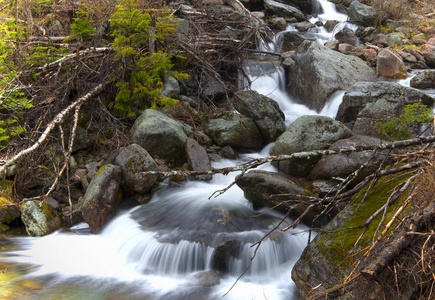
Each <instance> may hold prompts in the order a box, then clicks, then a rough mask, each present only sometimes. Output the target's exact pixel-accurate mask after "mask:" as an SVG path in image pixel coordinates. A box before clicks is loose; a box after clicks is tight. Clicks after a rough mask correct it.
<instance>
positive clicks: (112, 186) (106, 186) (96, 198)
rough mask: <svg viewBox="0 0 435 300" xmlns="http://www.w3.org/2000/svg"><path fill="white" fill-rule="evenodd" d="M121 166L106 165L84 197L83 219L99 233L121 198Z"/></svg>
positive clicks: (92, 229) (91, 183)
mask: <svg viewBox="0 0 435 300" xmlns="http://www.w3.org/2000/svg"><path fill="white" fill-rule="evenodd" d="M120 182H121V168H120V167H118V166H115V165H105V166H102V167H101V168H100V170H99V171H98V173H97V175H96V176H95V177H94V178H93V179H92V181H91V182H90V184H89V187H88V189H87V190H86V194H85V196H84V198H83V204H82V207H81V211H82V214H83V220H84V221H85V222H86V223H88V224H89V228H90V229H91V231H92V232H93V233H98V232H99V231H100V230H101V228H102V227H103V225H104V224H106V223H107V221H109V219H110V218H111V217H112V215H113V214H114V212H115V211H116V206H117V204H118V202H119V199H120V194H119V191H120Z"/></svg>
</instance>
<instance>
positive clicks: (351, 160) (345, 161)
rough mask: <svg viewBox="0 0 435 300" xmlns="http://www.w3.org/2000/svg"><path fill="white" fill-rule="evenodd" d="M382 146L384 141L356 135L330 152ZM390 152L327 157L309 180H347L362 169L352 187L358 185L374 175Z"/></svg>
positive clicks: (364, 152) (337, 143) (314, 169)
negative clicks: (368, 176)
mask: <svg viewBox="0 0 435 300" xmlns="http://www.w3.org/2000/svg"><path fill="white" fill-rule="evenodd" d="M380 144H382V140H380V139H378V138H375V137H369V136H363V135H355V136H353V137H350V138H348V139H342V140H339V141H337V142H335V143H334V144H332V145H331V147H329V150H333V151H338V150H340V149H343V148H350V147H358V146H363V147H365V146H373V148H374V147H375V146H377V145H380ZM389 151H390V150H379V151H376V152H373V151H370V150H368V151H356V152H351V153H340V154H334V155H325V156H323V157H322V159H321V160H320V161H319V162H318V163H317V164H316V166H315V167H314V168H313V169H312V170H311V172H310V175H309V176H308V178H309V179H310V180H319V179H326V180H328V179H331V178H333V177H339V178H347V177H348V176H349V175H351V174H352V173H354V172H355V171H357V170H359V169H360V168H361V166H363V165H366V166H365V167H364V168H362V169H361V170H360V171H359V172H358V174H357V177H356V178H354V179H353V180H352V182H351V186H353V185H356V184H357V183H359V182H360V181H362V180H364V178H365V177H366V176H367V175H370V174H372V173H374V172H375V171H376V170H377V169H378V167H379V165H380V163H381V162H384V159H386V158H387V156H388V154H389Z"/></svg>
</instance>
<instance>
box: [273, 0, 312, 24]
mask: <svg viewBox="0 0 435 300" xmlns="http://www.w3.org/2000/svg"><path fill="white" fill-rule="evenodd" d="M264 8H265V9H266V11H267V12H269V13H271V14H276V15H278V16H281V17H284V18H292V17H294V18H296V19H297V20H298V21H304V20H305V16H304V13H303V12H302V11H300V10H299V9H297V8H295V7H293V6H291V5H287V4H283V3H280V2H277V1H273V0H264Z"/></svg>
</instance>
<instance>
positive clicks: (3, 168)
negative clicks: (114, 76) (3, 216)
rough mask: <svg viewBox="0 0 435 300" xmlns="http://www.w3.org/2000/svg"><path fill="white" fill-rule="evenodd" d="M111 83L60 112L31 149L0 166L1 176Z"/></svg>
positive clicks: (19, 153) (23, 151)
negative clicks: (71, 113) (74, 111)
mask: <svg viewBox="0 0 435 300" xmlns="http://www.w3.org/2000/svg"><path fill="white" fill-rule="evenodd" d="M109 82H110V81H108V82H105V83H101V84H99V85H97V86H96V87H94V88H93V89H92V90H91V91H90V92H89V93H87V94H86V95H84V96H83V97H81V98H79V99H77V100H76V101H74V102H73V103H71V104H70V105H69V106H67V107H66V108H64V109H63V110H62V111H61V112H59V113H58V114H57V115H56V116H55V117H54V119H53V120H52V121H51V122H50V123H49V124H48V125H47V127H46V128H45V130H44V132H43V133H42V134H41V136H40V137H39V139H38V140H37V141H36V142H35V143H34V144H33V145H32V146H30V147H28V148H26V149H23V150H21V151H20V152H18V153H17V154H15V155H14V156H13V157H12V158H11V159H8V160H6V161H4V163H3V165H1V166H0V174H2V173H4V172H5V171H6V168H7V167H9V166H10V165H12V164H14V163H15V162H16V161H18V160H19V159H21V157H23V156H25V155H27V154H29V153H31V152H33V151H35V150H36V149H38V148H39V146H41V144H42V143H43V142H44V141H45V140H46V139H47V137H48V135H49V133H50V132H51V131H52V130H53V128H54V127H55V126H56V125H57V124H60V123H61V122H62V121H63V119H64V118H65V116H66V115H67V114H68V113H69V112H70V111H71V110H73V109H75V108H76V107H77V106H80V105H81V104H83V103H84V102H86V101H87V100H89V99H90V98H92V97H93V96H95V95H97V94H99V93H100V92H101V91H102V90H103V89H104V88H105V87H106V86H107V85H108V84H109Z"/></svg>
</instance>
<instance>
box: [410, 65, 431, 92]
mask: <svg viewBox="0 0 435 300" xmlns="http://www.w3.org/2000/svg"><path fill="white" fill-rule="evenodd" d="M411 87H413V88H416V89H435V70H425V71H423V72H420V73H418V74H417V75H416V76H414V77H413V78H412V79H411Z"/></svg>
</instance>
